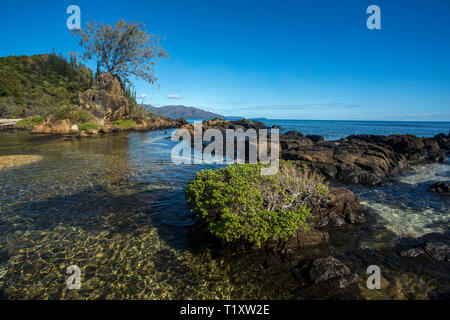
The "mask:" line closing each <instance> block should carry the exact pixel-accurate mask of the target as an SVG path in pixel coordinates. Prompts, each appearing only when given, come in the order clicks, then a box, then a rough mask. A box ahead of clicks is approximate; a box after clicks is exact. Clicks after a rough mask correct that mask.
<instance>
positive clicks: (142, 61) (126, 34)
mask: <svg viewBox="0 0 450 320" xmlns="http://www.w3.org/2000/svg"><path fill="white" fill-rule="evenodd" d="M79 34H80V36H81V40H80V46H82V47H83V48H84V49H85V52H84V53H83V54H82V56H81V58H82V59H84V60H93V59H95V60H97V70H99V71H107V72H110V73H111V74H113V75H115V76H118V77H119V78H120V79H121V80H122V81H123V82H125V83H128V82H130V76H135V77H137V78H141V79H143V80H145V81H147V82H149V83H154V82H155V81H156V80H157V78H156V77H155V75H154V66H155V65H156V64H157V63H158V61H159V59H160V58H167V57H169V56H168V54H167V53H166V51H165V50H164V49H163V48H162V46H161V45H160V41H161V37H160V36H159V35H155V34H149V33H147V31H145V25H144V24H141V23H138V22H125V21H123V20H120V21H118V22H117V23H116V25H115V27H113V26H111V25H109V24H105V23H97V22H95V21H94V20H92V22H91V23H87V25H86V29H83V30H81V31H80V33H79Z"/></svg>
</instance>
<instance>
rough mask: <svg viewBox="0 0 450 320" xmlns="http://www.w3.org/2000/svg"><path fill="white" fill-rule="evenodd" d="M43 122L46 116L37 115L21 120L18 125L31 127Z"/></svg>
mask: <svg viewBox="0 0 450 320" xmlns="http://www.w3.org/2000/svg"><path fill="white" fill-rule="evenodd" d="M43 122H44V118H42V117H39V116H35V117H30V118H26V119H22V120H20V121H19V122H17V124H16V126H17V127H20V128H29V127H33V126H37V125H40V124H42V123H43Z"/></svg>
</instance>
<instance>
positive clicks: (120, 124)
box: [113, 120, 135, 128]
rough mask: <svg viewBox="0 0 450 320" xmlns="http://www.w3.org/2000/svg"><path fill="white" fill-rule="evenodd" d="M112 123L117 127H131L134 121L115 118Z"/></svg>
mask: <svg viewBox="0 0 450 320" xmlns="http://www.w3.org/2000/svg"><path fill="white" fill-rule="evenodd" d="M113 124H114V125H115V126H118V127H123V128H132V127H133V126H134V125H135V122H134V121H133V120H116V121H114V123H113Z"/></svg>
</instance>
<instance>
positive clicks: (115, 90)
mask: <svg viewBox="0 0 450 320" xmlns="http://www.w3.org/2000/svg"><path fill="white" fill-rule="evenodd" d="M124 92H125V91H124V89H123V85H122V83H121V81H120V79H119V78H118V77H116V76H113V75H112V74H111V73H107V72H104V73H100V74H99V75H98V76H97V79H96V80H95V82H94V84H93V86H92V88H90V89H88V90H86V91H84V92H81V93H79V94H78V96H77V97H76V103H77V104H78V105H80V106H81V107H82V108H83V109H85V110H87V111H89V112H91V113H92V114H94V116H96V117H97V118H99V119H103V120H107V121H114V120H118V119H124V118H126V117H127V116H128V115H129V114H130V111H131V105H130V101H129V99H128V98H126V97H125V95H124Z"/></svg>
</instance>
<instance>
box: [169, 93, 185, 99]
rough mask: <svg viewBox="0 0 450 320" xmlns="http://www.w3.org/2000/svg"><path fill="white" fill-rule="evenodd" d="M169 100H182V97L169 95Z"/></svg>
mask: <svg viewBox="0 0 450 320" xmlns="http://www.w3.org/2000/svg"><path fill="white" fill-rule="evenodd" d="M167 99H182V97H181V96H180V95H178V94H169V95H168V96H167Z"/></svg>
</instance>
